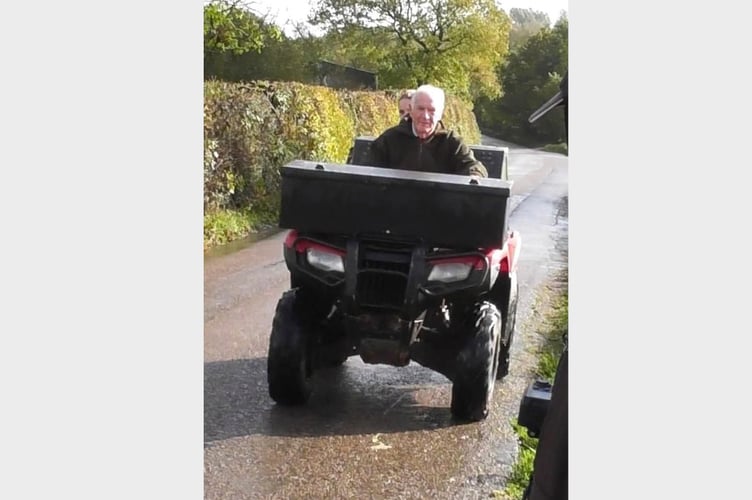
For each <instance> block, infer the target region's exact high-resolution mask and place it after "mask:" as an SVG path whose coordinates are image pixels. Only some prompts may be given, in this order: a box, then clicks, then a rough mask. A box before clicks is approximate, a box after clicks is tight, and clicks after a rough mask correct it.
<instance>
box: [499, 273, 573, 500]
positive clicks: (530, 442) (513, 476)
mask: <svg viewBox="0 0 752 500" xmlns="http://www.w3.org/2000/svg"><path fill="white" fill-rule="evenodd" d="M565 282H566V278H565ZM568 322H569V295H568V293H567V289H566V287H564V288H563V289H561V290H557V291H556V296H555V297H554V299H553V305H552V308H551V309H550V310H549V311H548V313H547V314H546V315H545V317H544V318H543V321H542V326H541V331H540V332H539V333H540V334H541V335H543V336H544V342H543V343H542V346H541V348H540V351H539V357H538V364H537V366H536V369H535V377H536V378H540V379H544V380H546V381H548V382H549V383H553V380H554V376H555V374H556V367H557V365H558V363H559V357H560V356H561V353H562V351H563V349H564V337H565V335H567V334H568V332H569V326H568V324H569V323H568ZM512 428H513V429H514V430H515V432H516V433H517V439H518V440H519V453H518V455H517V459H516V461H515V463H514V464H512V471H511V472H510V474H509V477H508V478H507V482H506V486H505V488H504V490H503V491H496V492H494V494H493V498H496V499H498V500H520V499H521V498H522V495H523V493H524V492H525V488H526V487H527V484H528V481H529V480H530V474H531V473H532V472H533V462H534V461H535V450H536V449H537V447H538V439H537V438H533V437H530V436H528V434H527V429H526V428H524V427H522V426H521V425H519V424H518V423H517V420H516V419H515V420H514V421H512Z"/></svg>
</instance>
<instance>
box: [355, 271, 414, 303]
mask: <svg viewBox="0 0 752 500" xmlns="http://www.w3.org/2000/svg"><path fill="white" fill-rule="evenodd" d="M406 285H407V275H406V274H401V273H400V274H396V273H384V272H379V271H361V272H360V274H359V275H358V287H357V293H358V302H360V304H361V305H362V306H366V307H376V308H387V309H401V308H402V304H403V303H404V301H405V287H406Z"/></svg>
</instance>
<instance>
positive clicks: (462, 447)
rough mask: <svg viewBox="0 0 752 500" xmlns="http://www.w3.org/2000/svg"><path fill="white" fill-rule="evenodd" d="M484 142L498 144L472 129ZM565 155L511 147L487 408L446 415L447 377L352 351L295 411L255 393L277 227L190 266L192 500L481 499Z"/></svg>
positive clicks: (507, 410)
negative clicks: (511, 277) (508, 335)
mask: <svg viewBox="0 0 752 500" xmlns="http://www.w3.org/2000/svg"><path fill="white" fill-rule="evenodd" d="M484 144H500V143H499V142H498V141H495V140H494V139H490V138H484ZM567 170H568V169H567V158H566V157H564V156H561V155H558V154H551V153H544V152H539V151H533V150H529V149H523V148H518V147H516V146H513V145H511V149H510V158H509V174H510V178H511V179H512V180H514V181H515V184H514V187H513V191H512V194H513V197H512V206H513V211H512V214H511V217H510V224H511V227H512V228H513V229H516V230H518V231H519V232H520V234H521V235H522V241H523V246H522V254H521V261H520V270H519V280H520V303H519V306H518V316H517V337H516V340H515V344H514V345H513V349H512V364H511V368H510V374H509V375H508V376H507V378H506V379H505V380H504V381H503V382H497V384H496V388H495V394H494V401H493V406H492V408H491V412H490V415H489V417H488V418H487V419H486V420H485V421H483V422H479V423H473V424H456V423H455V422H453V421H452V419H451V415H450V412H449V402H450V397H451V384H450V382H449V381H448V380H447V379H446V378H445V377H443V376H442V375H439V374H438V373H435V372H432V371H430V370H428V369H426V368H423V367H421V366H420V365H417V364H415V363H411V364H410V365H408V366H407V367H403V368H397V367H391V366H387V365H368V364H365V363H363V362H362V361H361V360H360V358H357V357H352V358H350V359H348V361H347V362H346V363H345V364H344V365H343V366H342V367H339V368H335V369H331V370H328V371H321V372H318V373H316V374H315V375H314V384H315V390H314V393H313V395H312V397H311V400H310V402H309V404H308V405H307V406H305V407H301V408H285V407H277V406H276V405H275V404H274V403H273V401H272V400H271V398H270V397H269V395H268V388H267V383H266V353H267V348H268V342H269V333H270V328H271V321H272V316H273V314H274V308H275V306H276V302H277V300H278V299H279V297H280V295H281V294H282V292H283V291H284V290H286V289H287V286H288V282H289V277H288V273H287V269H286V267H285V264H284V261H283V260H282V252H281V248H282V239H283V237H284V234H283V233H279V234H276V235H273V236H271V237H269V238H266V239H264V240H261V241H258V242H255V243H253V244H248V243H246V244H242V243H241V244H240V245H235V248H234V251H233V252H232V253H226V254H224V255H222V252H215V254H216V255H215V256H210V257H207V258H206V260H205V265H204V337H205V340H204V361H205V364H204V441H205V460H204V464H205V474H204V485H205V498H206V499H211V500H215V499H256V498H258V499H273V498H279V499H292V498H322V499H324V498H326V499H330V498H374V499H376V498H378V499H382V498H383V499H401V498H410V499H415V498H433V499H435V498H442V499H443V498H446V499H450V498H451V499H463V498H466V499H475V498H488V497H489V495H490V494H491V492H492V491H494V490H499V489H502V488H503V486H504V481H505V478H506V475H507V474H508V473H509V470H510V465H511V463H512V462H513V460H514V458H515V456H516V454H517V444H516V439H515V436H514V433H513V431H512V428H511V426H510V420H511V419H513V418H515V417H516V415H517V409H518V406H519V401H520V398H521V396H522V393H523V391H524V388H525V386H526V385H527V383H528V382H529V380H530V370H531V369H532V367H533V366H534V363H535V358H534V356H533V355H532V354H531V353H530V351H531V346H532V345H533V344H535V343H536V342H539V339H538V337H537V336H536V334H535V332H534V331H533V327H534V324H535V320H536V313H535V310H536V307H537V306H536V304H535V301H536V296H537V293H538V292H539V291H540V290H541V289H542V288H543V287H545V286H547V285H548V284H550V282H551V280H552V279H554V278H555V276H556V275H557V273H558V272H559V271H561V270H562V269H563V268H564V267H565V266H566V248H567V216H566V214H567V211H566V200H567V177H568V173H567Z"/></svg>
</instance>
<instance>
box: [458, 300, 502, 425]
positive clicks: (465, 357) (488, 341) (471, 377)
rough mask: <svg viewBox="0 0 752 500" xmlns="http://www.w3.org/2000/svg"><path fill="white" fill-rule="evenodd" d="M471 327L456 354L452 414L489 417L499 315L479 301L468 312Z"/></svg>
mask: <svg viewBox="0 0 752 500" xmlns="http://www.w3.org/2000/svg"><path fill="white" fill-rule="evenodd" d="M470 319H471V320H472V323H471V324H470V325H469V326H470V328H472V329H473V331H472V333H471V335H470V336H469V338H468V340H467V342H466V343H465V345H464V346H463V347H462V349H460V352H459V354H458V355H457V369H456V375H455V377H454V383H453V384H452V405H451V411H452V415H453V416H454V417H455V418H457V419H459V420H469V421H473V422H476V421H479V420H483V419H485V418H486V417H487V416H488V407H489V405H490V403H491V398H492V396H493V389H494V382H495V380H496V368H497V363H498V362H499V360H498V355H499V354H500V353H499V347H500V345H499V344H500V340H501V314H500V313H499V310H498V309H497V308H496V306H495V305H493V304H492V303H490V302H483V303H481V304H479V305H478V306H477V307H476V308H475V311H474V313H473V314H472V315H471V318H470Z"/></svg>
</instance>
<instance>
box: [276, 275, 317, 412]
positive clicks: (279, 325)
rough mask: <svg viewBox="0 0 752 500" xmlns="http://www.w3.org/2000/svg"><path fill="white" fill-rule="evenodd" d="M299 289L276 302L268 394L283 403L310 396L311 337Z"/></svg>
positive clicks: (302, 402)
mask: <svg viewBox="0 0 752 500" xmlns="http://www.w3.org/2000/svg"><path fill="white" fill-rule="evenodd" d="M304 324H305V321H304V307H303V305H302V304H301V300H300V296H299V293H298V290H289V291H287V292H285V293H284V294H283V295H282V298H280V299H279V302H278V303H277V310H276V312H275V314H274V321H273V323H272V333H271V337H270V339H269V356H268V358H267V382H268V383H269V395H270V396H271V398H272V399H273V400H274V401H276V402H277V403H279V404H281V405H301V404H304V403H306V402H307V401H308V398H309V397H310V395H311V382H310V377H311V363H310V345H309V337H308V336H307V335H306V332H305V329H304V326H303V325H304Z"/></svg>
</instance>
